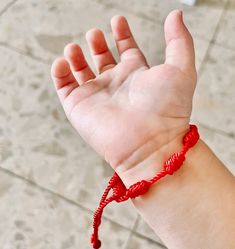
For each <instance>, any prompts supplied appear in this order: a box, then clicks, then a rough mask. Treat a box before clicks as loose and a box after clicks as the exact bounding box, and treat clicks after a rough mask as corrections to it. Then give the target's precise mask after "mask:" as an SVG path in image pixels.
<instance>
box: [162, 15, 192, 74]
mask: <svg viewBox="0 0 235 249" xmlns="http://www.w3.org/2000/svg"><path fill="white" fill-rule="evenodd" d="M164 31H165V40H166V60H165V63H166V64H170V65H173V66H176V67H178V68H179V69H180V70H181V71H183V72H184V73H185V74H187V75H188V76H190V77H192V78H196V69H195V53H194V45H193V39H192V36H191V34H190V33H189V31H188V29H187V28H186V26H185V24H184V22H183V14H182V11H180V10H174V11H172V12H171V13H170V14H169V15H168V16H167V18H166V21H165V25H164Z"/></svg>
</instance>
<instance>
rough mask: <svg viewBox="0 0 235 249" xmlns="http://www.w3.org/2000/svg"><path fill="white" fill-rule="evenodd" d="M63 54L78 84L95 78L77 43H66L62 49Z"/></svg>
mask: <svg viewBox="0 0 235 249" xmlns="http://www.w3.org/2000/svg"><path fill="white" fill-rule="evenodd" d="M64 55H65V57H66V59H67V60H68V62H69V65H70V67H71V70H72V73H73V75H74V77H75V78H76V80H77V82H78V83H79V85H82V84H84V83H85V82H86V81H88V80H90V79H94V78H95V74H94V73H93V71H92V70H91V68H90V67H89V65H88V63H87V61H86V59H85V57H84V54H83V52H82V49H81V48H80V46H79V45H77V44H75V43H70V44H68V45H67V46H66V47H65V49H64Z"/></svg>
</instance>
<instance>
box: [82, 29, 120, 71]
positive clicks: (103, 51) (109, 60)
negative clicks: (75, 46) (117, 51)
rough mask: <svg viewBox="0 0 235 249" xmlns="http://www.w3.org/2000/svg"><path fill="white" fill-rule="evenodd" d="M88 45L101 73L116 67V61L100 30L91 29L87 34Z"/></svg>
mask: <svg viewBox="0 0 235 249" xmlns="http://www.w3.org/2000/svg"><path fill="white" fill-rule="evenodd" d="M86 39H87V43H88V45H89V48H90V51H91V55H92V58H93V61H94V63H95V66H96V68H97V70H98V72H99V73H102V72H104V71H105V70H107V69H110V68H112V67H114V66H115V65H116V61H115V59H114V57H113V55H112V53H111V52H110V50H109V48H108V45H107V42H106V40H105V37H104V34H103V32H102V31H101V30H99V29H91V30H89V31H88V32H87V33H86Z"/></svg>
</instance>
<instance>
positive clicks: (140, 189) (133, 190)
mask: <svg viewBox="0 0 235 249" xmlns="http://www.w3.org/2000/svg"><path fill="white" fill-rule="evenodd" d="M149 187H150V183H149V182H148V181H145V180H142V181H140V182H137V183H135V184H133V185H131V186H130V187H129V189H127V191H126V196H128V197H129V198H136V197H138V196H140V195H143V194H145V193H146V192H147V191H148V190H149Z"/></svg>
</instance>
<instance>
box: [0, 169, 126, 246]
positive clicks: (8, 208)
mask: <svg viewBox="0 0 235 249" xmlns="http://www.w3.org/2000/svg"><path fill="white" fill-rule="evenodd" d="M0 179H1V181H0V219H1V223H0V233H1V236H0V247H1V248H3V249H12V248H15V249H16V248H17V249H26V248H30V249H42V248H43V249H74V248H87V249H89V248H90V244H89V238H90V234H91V231H92V230H91V227H92V226H91V225H92V220H91V213H90V212H87V211H85V210H83V209H81V208H79V207H78V206H76V205H73V204H70V203H68V202H66V201H64V200H62V199H60V198H58V197H57V196H55V195H52V194H49V193H47V192H45V191H42V190H40V189H38V188H37V187H35V186H33V185H31V184H28V183H27V182H25V181H22V180H21V179H17V178H15V177H12V176H10V175H9V174H7V173H5V172H3V171H1V170H0ZM107 234H112V236H107ZM128 236H129V231H128V230H126V229H124V228H122V227H120V226H118V225H116V224H114V223H111V222H109V221H107V220H104V221H103V223H102V227H101V229H100V237H101V239H102V242H103V245H104V248H108V247H110V248H120V247H122V246H123V245H124V244H125V242H126V240H127V238H128Z"/></svg>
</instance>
